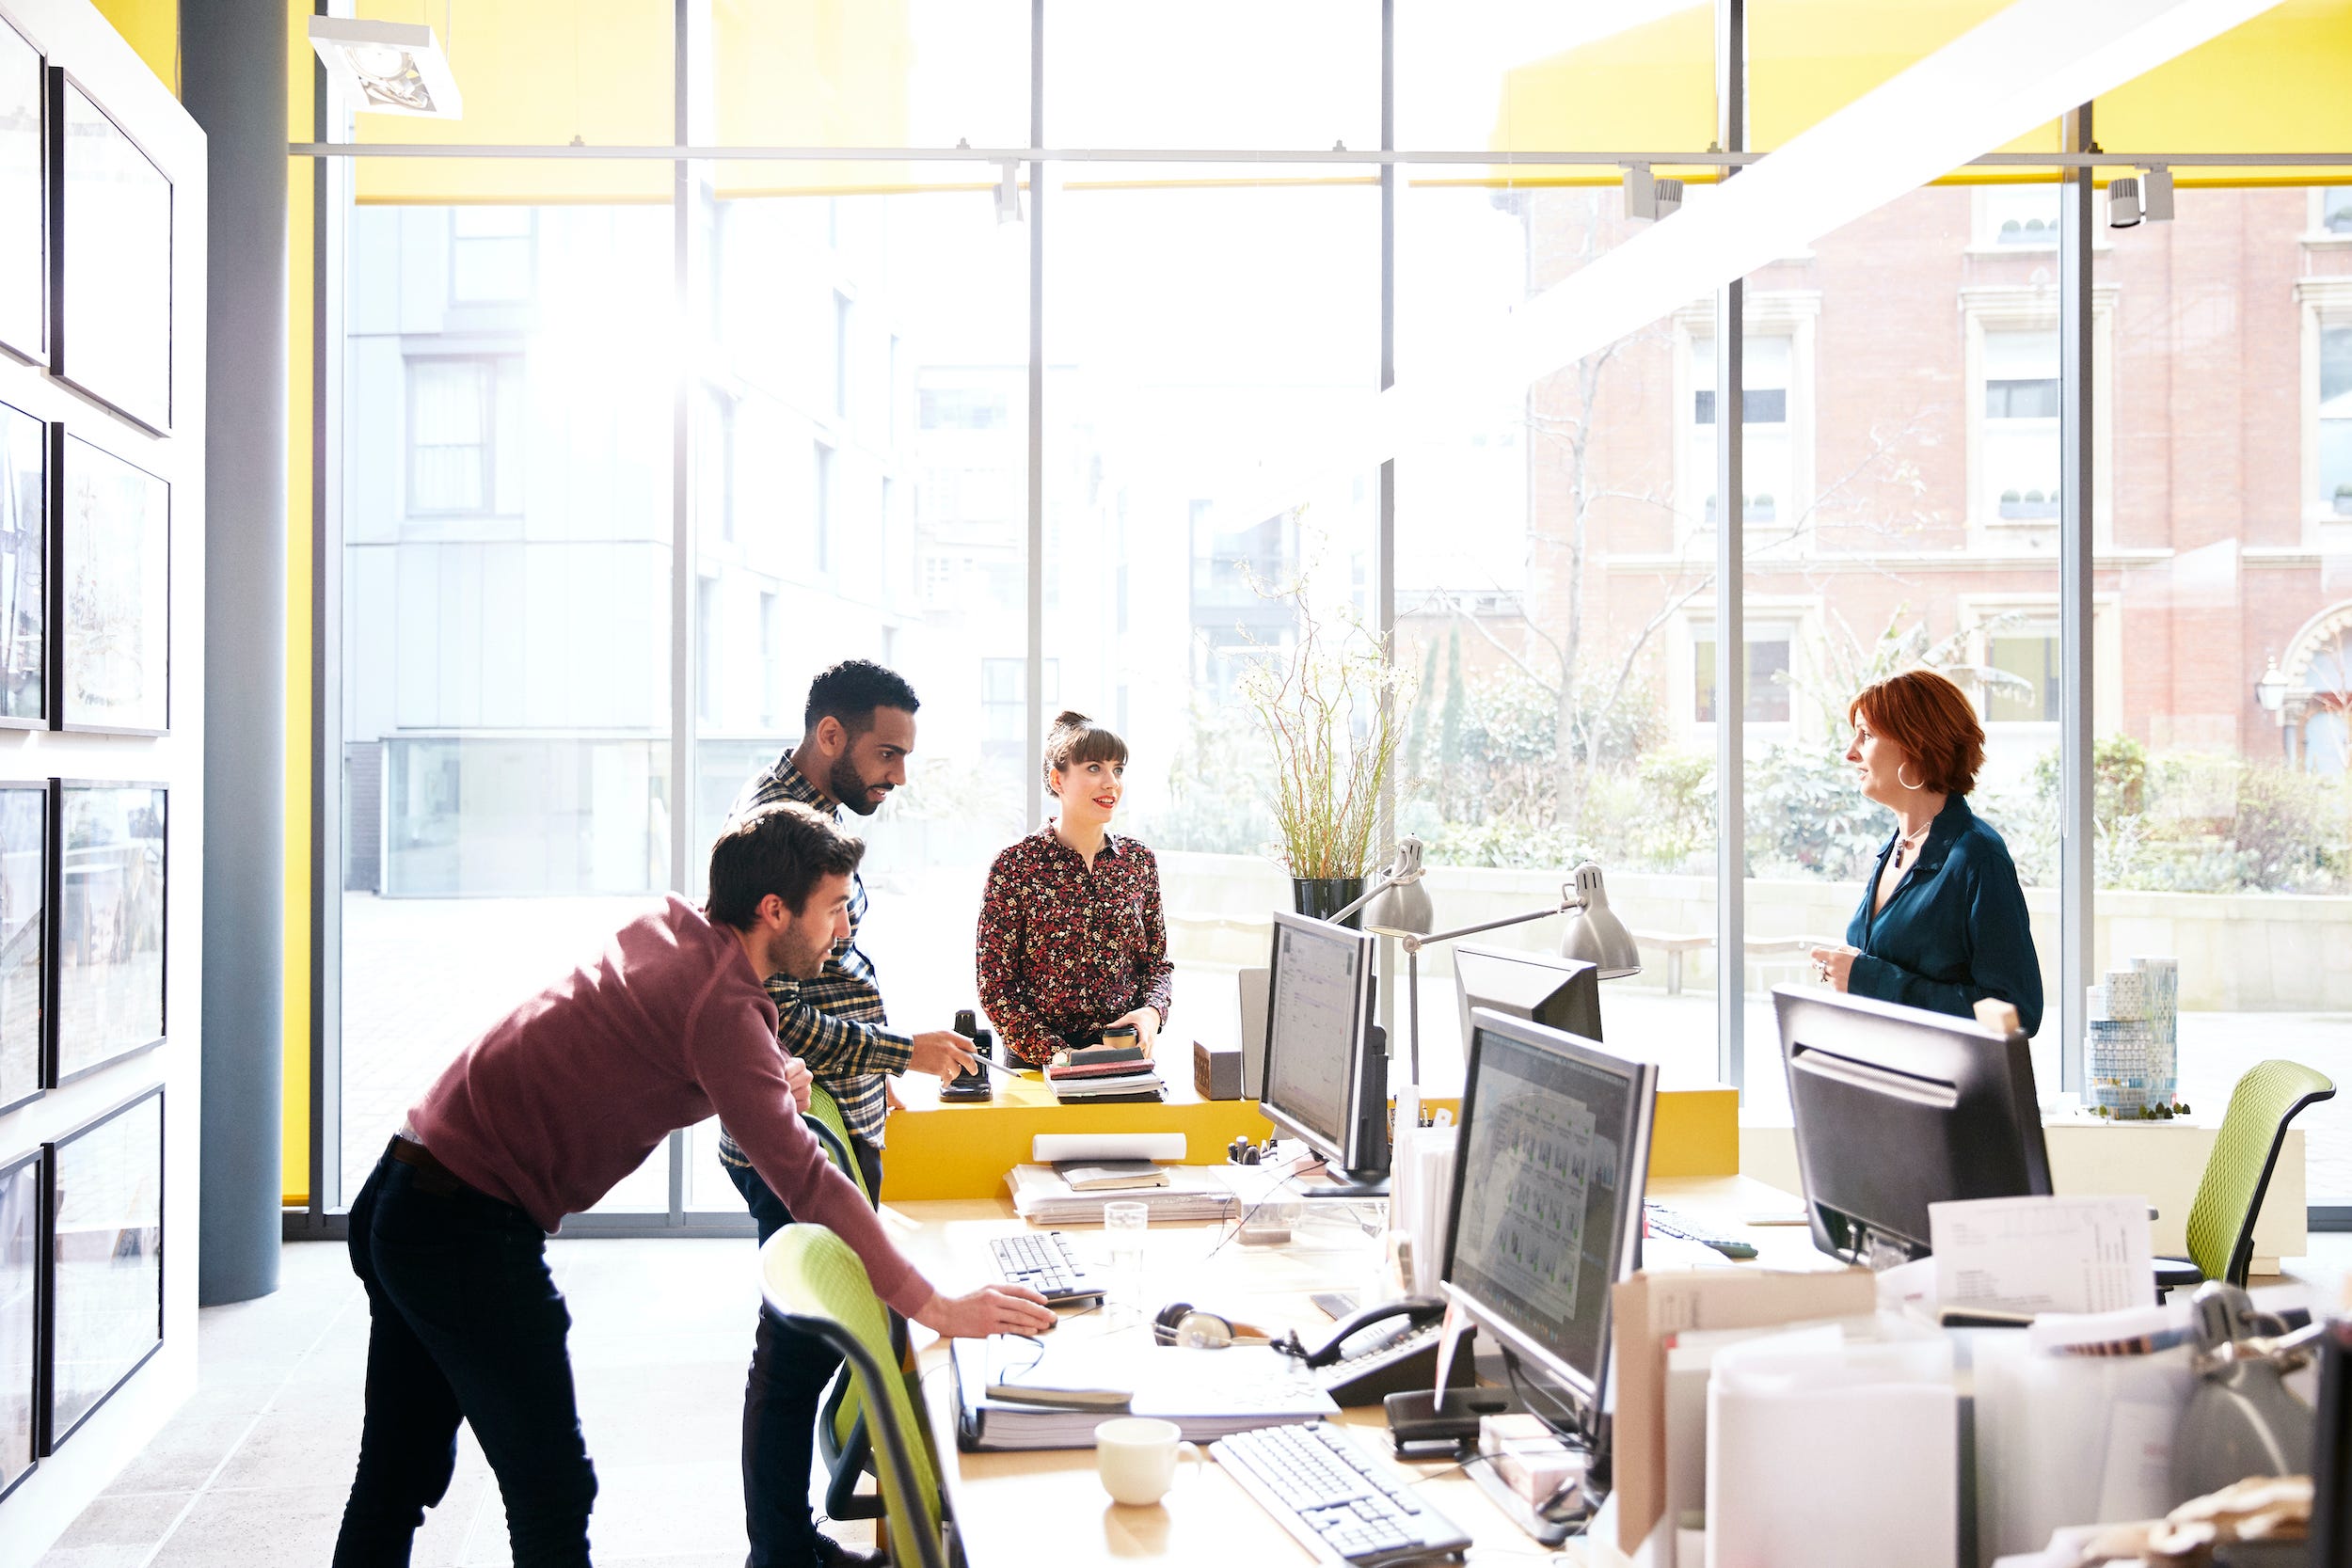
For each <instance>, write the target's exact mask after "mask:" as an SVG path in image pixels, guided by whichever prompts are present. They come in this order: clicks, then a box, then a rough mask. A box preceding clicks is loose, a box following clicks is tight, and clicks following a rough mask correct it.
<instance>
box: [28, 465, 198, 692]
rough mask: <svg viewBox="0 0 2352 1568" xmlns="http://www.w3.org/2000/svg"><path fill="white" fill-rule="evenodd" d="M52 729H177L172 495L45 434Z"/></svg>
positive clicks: (135, 471) (147, 476)
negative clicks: (47, 442) (173, 673)
mask: <svg viewBox="0 0 2352 1568" xmlns="http://www.w3.org/2000/svg"><path fill="white" fill-rule="evenodd" d="M49 467H50V470H51V473H52V476H53V477H52V479H51V491H50V494H51V501H50V511H51V516H52V519H53V520H52V522H51V525H50V531H49V538H50V551H49V582H50V591H49V622H50V625H51V626H53V627H54V628H56V629H55V631H54V633H53V635H52V640H51V645H52V647H53V649H54V650H55V654H54V657H53V659H52V665H51V667H52V668H53V669H55V670H56V677H55V678H54V680H53V681H51V682H50V683H49V684H50V685H51V687H52V688H53V689H52V691H51V692H50V693H49V714H50V719H49V722H50V725H51V727H52V728H55V729H60V730H81V731H87V732H90V733H94V734H99V735H166V734H168V733H169V732H170V729H171V486H170V484H169V483H167V482H166V481H164V480H163V479H160V478H158V477H157V476H156V475H154V474H151V473H150V472H148V471H147V470H146V469H145V468H142V467H138V466H137V465H136V464H135V463H131V462H128V461H126V460H125V459H123V458H120V457H118V456H116V455H115V454H114V453H113V452H110V451H106V450H105V449H104V448H103V447H100V446H97V445H95V444H94V443H92V442H90V441H88V440H86V439H85V438H83V437H82V436H78V435H72V434H69V433H68V432H67V430H66V428H65V426H64V424H63V423H62V422H59V423H55V424H52V425H51V426H50V457H49Z"/></svg>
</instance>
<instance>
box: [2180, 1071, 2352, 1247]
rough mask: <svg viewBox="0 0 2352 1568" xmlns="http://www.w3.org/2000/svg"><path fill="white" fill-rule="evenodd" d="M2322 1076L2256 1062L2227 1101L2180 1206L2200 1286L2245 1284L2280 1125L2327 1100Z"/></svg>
mask: <svg viewBox="0 0 2352 1568" xmlns="http://www.w3.org/2000/svg"><path fill="white" fill-rule="evenodd" d="M2335 1092H2336V1086H2335V1085H2334V1084H2333V1083H2331V1082H2329V1080H2328V1077H2327V1075H2326V1074H2325V1073H2319V1072H2314V1071H2312V1069H2310V1068H2307V1067H2303V1066H2301V1065H2299V1064H2297V1063H2295V1062H2280V1061H2270V1062H2257V1063H2255V1064H2254V1065H2253V1066H2252V1067H2250V1068H2249V1069H2246V1076H2245V1077H2243V1078H2240V1079H2239V1080H2238V1081H2237V1087H2236V1088H2235V1089H2233V1090H2232V1091H2231V1093H2230V1109H2229V1111H2228V1113H2227V1114H2226V1115H2224V1116H2223V1117H2222V1118H2221V1132H2220V1134H2219V1135H2218V1136H2217V1137H2216V1138H2215V1139H2214V1144H2213V1153H2212V1154H2211V1155H2209V1156H2208V1157H2207V1158H2206V1160H2205V1174H2204V1178H2203V1180H2200V1181H2199V1182H2198V1183H2197V1197H2196V1200H2195V1201H2194V1202H2192V1203H2191V1204H2190V1205H2189V1206H2188V1257H2189V1261H2190V1262H2192V1263H2195V1264H2196V1265H2197V1270H2198V1272H2199V1273H2200V1274H2201V1275H2204V1276H2205V1277H2206V1278H2207V1279H2220V1280H2226V1281H2228V1282H2229V1283H2230V1284H2232V1285H2240V1286H2242V1285H2244V1284H2245V1283H2246V1271H2247V1268H2248V1266H2249V1263H2250V1262H2251V1261H2252V1259H2253V1256H2254V1221H2255V1219H2256V1217H2257V1216H2259V1215H2260V1214H2261V1212H2262V1206H2263V1194H2264V1193H2265V1192H2267V1191H2268V1190H2269V1187H2270V1171H2271V1167H2272V1166H2274V1165H2276V1164H2278V1161H2279V1147H2280V1145H2281V1144H2283V1143H2284V1142H2285V1141H2286V1135H2287V1123H2289V1122H2291V1121H2293V1120H2294V1119H2295V1117H2296V1113H2297V1112H2299V1111H2301V1110H2302V1109H2303V1107H2304V1106H2306V1105H2309V1104H2312V1103H2313V1102H2314V1101H2322V1100H2331V1099H2333V1098H2334V1097H2335Z"/></svg>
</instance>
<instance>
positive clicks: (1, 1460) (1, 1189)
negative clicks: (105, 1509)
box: [0, 1148, 48, 1499]
mask: <svg viewBox="0 0 2352 1568" xmlns="http://www.w3.org/2000/svg"><path fill="white" fill-rule="evenodd" d="M44 1158H45V1157H44V1154H43V1151H42V1150H40V1149H38V1148H36V1149H32V1150H30V1151H28V1152H26V1153H24V1154H20V1155H17V1156H16V1157H15V1158H14V1159H11V1160H6V1161H0V1499H5V1498H6V1497H8V1494H9V1493H11V1492H13V1491H15V1490H16V1489H17V1487H18V1486H19V1485H20V1484H22V1483H23V1481H24V1478H25V1477H26V1476H28V1475H31V1474H32V1473H33V1471H34V1469H35V1468H37V1467H38V1466H39V1465H40V1422H41V1415H42V1412H43V1411H44V1410H46V1409H47V1405H46V1404H45V1402H43V1401H42V1398H41V1385H40V1376H41V1361H40V1330H41V1322H42V1311H41V1306H42V1302H43V1301H44V1299H45V1298H46V1296H47V1291H45V1289H44V1286H45V1284H46V1282H47V1280H46V1276H47V1273H48V1270H47V1258H48V1249H47V1248H46V1247H45V1246H44V1245H42V1242H41V1238H42V1236H43V1235H44V1233H45V1232H46V1228H47V1227H46V1226H45V1225H44V1224H43V1216H44V1211H43V1209H42V1204H43V1202H44V1201H45V1199H46V1191H47V1185H48V1184H47V1182H46V1181H44V1180H42V1174H41V1173H42V1171H43V1169H44V1168H45V1166H44Z"/></svg>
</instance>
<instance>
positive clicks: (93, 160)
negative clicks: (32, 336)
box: [48, 66, 172, 436]
mask: <svg viewBox="0 0 2352 1568" xmlns="http://www.w3.org/2000/svg"><path fill="white" fill-rule="evenodd" d="M48 117H49V215H50V222H49V235H50V238H49V366H50V370H51V372H52V373H54V374H55V375H56V377H57V378H58V379H59V380H60V381H63V382H65V383H67V384H68V385H70V386H72V387H74V388H78V389H79V390H81V391H84V392H87V393H88V394H89V395H90V396H91V397H93V398H96V399H97V400H98V401H99V402H101V403H103V404H105V405H106V406H107V407H109V408H111V409H113V410H114V411H115V412H116V413H118V414H119V415H121V416H122V417H123V418H124V419H126V420H130V421H131V422H133V423H134V424H136V425H138V426H140V427H141V428H143V429H146V430H149V431H152V432H153V433H154V434H156V435H158V436H168V435H170V434H171V370H172V342H171V333H172V303H171V276H172V188H171V178H170V176H168V175H167V174H166V173H165V172H164V170H163V166H161V165H160V164H158V163H156V162H155V160H154V159H153V157H151V155H150V154H149V153H148V151H147V150H146V149H145V148H144V147H142V146H140V145H139V143H138V141H137V139H136V138H135V137H134V136H133V135H131V134H130V133H129V132H128V131H126V130H124V129H123V128H122V126H121V124H120V123H119V121H118V120H116V119H115V118H114V116H113V115H111V114H109V113H108V112H107V111H106V108H105V106H104V105H103V104H102V103H99V101H98V99H97V98H96V97H95V96H93V95H92V94H91V92H90V91H89V89H88V88H87V87H85V86H83V84H82V83H81V81H80V80H79V79H78V78H76V77H75V76H74V75H73V73H72V72H71V71H67V70H66V69H65V68H64V67H62V66H51V67H50V68H49V109H48Z"/></svg>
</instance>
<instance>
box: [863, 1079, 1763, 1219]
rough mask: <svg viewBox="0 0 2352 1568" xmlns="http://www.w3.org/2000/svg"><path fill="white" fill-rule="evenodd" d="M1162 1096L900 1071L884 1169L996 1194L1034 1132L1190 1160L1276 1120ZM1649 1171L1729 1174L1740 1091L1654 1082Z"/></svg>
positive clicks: (1253, 1111)
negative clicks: (1125, 1099) (1154, 1144)
mask: <svg viewBox="0 0 2352 1568" xmlns="http://www.w3.org/2000/svg"><path fill="white" fill-rule="evenodd" d="M1161 1071H1162V1073H1163V1074H1165V1075H1166V1078H1167V1083H1168V1099H1167V1101H1165V1102H1163V1103H1161V1104H1157V1105H1063V1104H1060V1103H1057V1101H1055V1099H1054V1094H1053V1091H1052V1090H1051V1089H1048V1088H1047V1087H1046V1086H1045V1084H1044V1081H1043V1080H1042V1079H1039V1078H1031V1077H1023V1078H1017V1079H1016V1078H1008V1077H1005V1076H1004V1075H1003V1074H1001V1073H996V1074H991V1076H992V1077H993V1079H994V1080H995V1085H996V1098H995V1099H993V1100H990V1101H980V1102H977V1103H975V1104H964V1105H957V1104H945V1105H943V1104H941V1103H940V1101H939V1096H938V1088H937V1080H935V1079H931V1078H929V1077H926V1076H924V1075H922V1074H920V1073H912V1074H909V1075H908V1076H906V1077H904V1078H901V1079H899V1080H898V1093H899V1096H900V1098H901V1099H902V1100H903V1101H905V1104H904V1105H903V1106H902V1107H901V1108H900V1109H898V1110H897V1111H894V1112H892V1113H891V1117H890V1130H889V1132H888V1133H887V1134H886V1135H887V1137H888V1140H889V1153H888V1159H887V1162H886V1169H887V1174H886V1175H885V1176H884V1177H883V1180H882V1187H883V1192H884V1194H885V1196H887V1197H889V1198H890V1200H891V1201H893V1202H910V1203H912V1202H918V1201H923V1200H927V1199H932V1198H961V1197H995V1196H1000V1195H1002V1194H1003V1192H1004V1190H1005V1172H1007V1171H1009V1170H1010V1169H1011V1168H1012V1167H1013V1166H1015V1165H1018V1164H1027V1163H1028V1161H1029V1160H1030V1158H1031V1144H1032V1140H1033V1139H1035V1138H1036V1136H1037V1135H1038V1134H1039V1133H1040V1132H1182V1133H1184V1161H1185V1163H1186V1164H1195V1165H1214V1164H1223V1163H1224V1160H1225V1150H1226V1148H1227V1146H1228V1145H1230V1144H1231V1143H1232V1141H1233V1139H1234V1138H1235V1137H1236V1136H1244V1137H1247V1138H1248V1139H1249V1140H1250V1141H1251V1142H1252V1143H1256V1142H1260V1141H1262V1140H1263V1139H1264V1138H1266V1137H1268V1136H1269V1135H1271V1134H1272V1132H1273V1131H1274V1126H1273V1124H1272V1123H1271V1122H1269V1121H1267V1120H1266V1118H1265V1115H1264V1113H1263V1112H1262V1111H1261V1110H1260V1109H1259V1108H1258V1102H1257V1101H1254V1100H1202V1099H1201V1098H1200V1095H1199V1094H1197V1093H1196V1092H1195V1091H1194V1089H1193V1086H1192V1083H1191V1081H1190V1079H1189V1078H1188V1077H1179V1076H1178V1074H1177V1067H1176V1064H1175V1063H1173V1062H1167V1063H1163V1064H1162V1066H1161ZM1425 1103H1426V1104H1427V1105H1428V1106H1429V1107H1431V1108H1432V1109H1435V1108H1438V1107H1440V1106H1442V1107H1444V1108H1446V1109H1448V1110H1451V1111H1454V1112H1455V1113H1456V1114H1458V1113H1459V1112H1460V1110H1461V1101H1460V1100H1459V1099H1458V1098H1456V1099H1435V1100H1431V1101H1426V1102H1425ZM1649 1171H1650V1176H1651V1177H1652V1179H1657V1178H1661V1177H1684V1176H1736V1175H1738V1174H1739V1172H1740V1097H1739V1094H1738V1092H1737V1091H1735V1090H1732V1089H1728V1088H1724V1087H1721V1086H1719V1085H1706V1086H1704V1087H1695V1088H1687V1089H1681V1088H1678V1089H1661V1090H1660V1091H1659V1095H1658V1120H1657V1124H1656V1130H1655V1132H1653V1133H1652V1134H1651V1138H1650V1157H1649Z"/></svg>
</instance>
